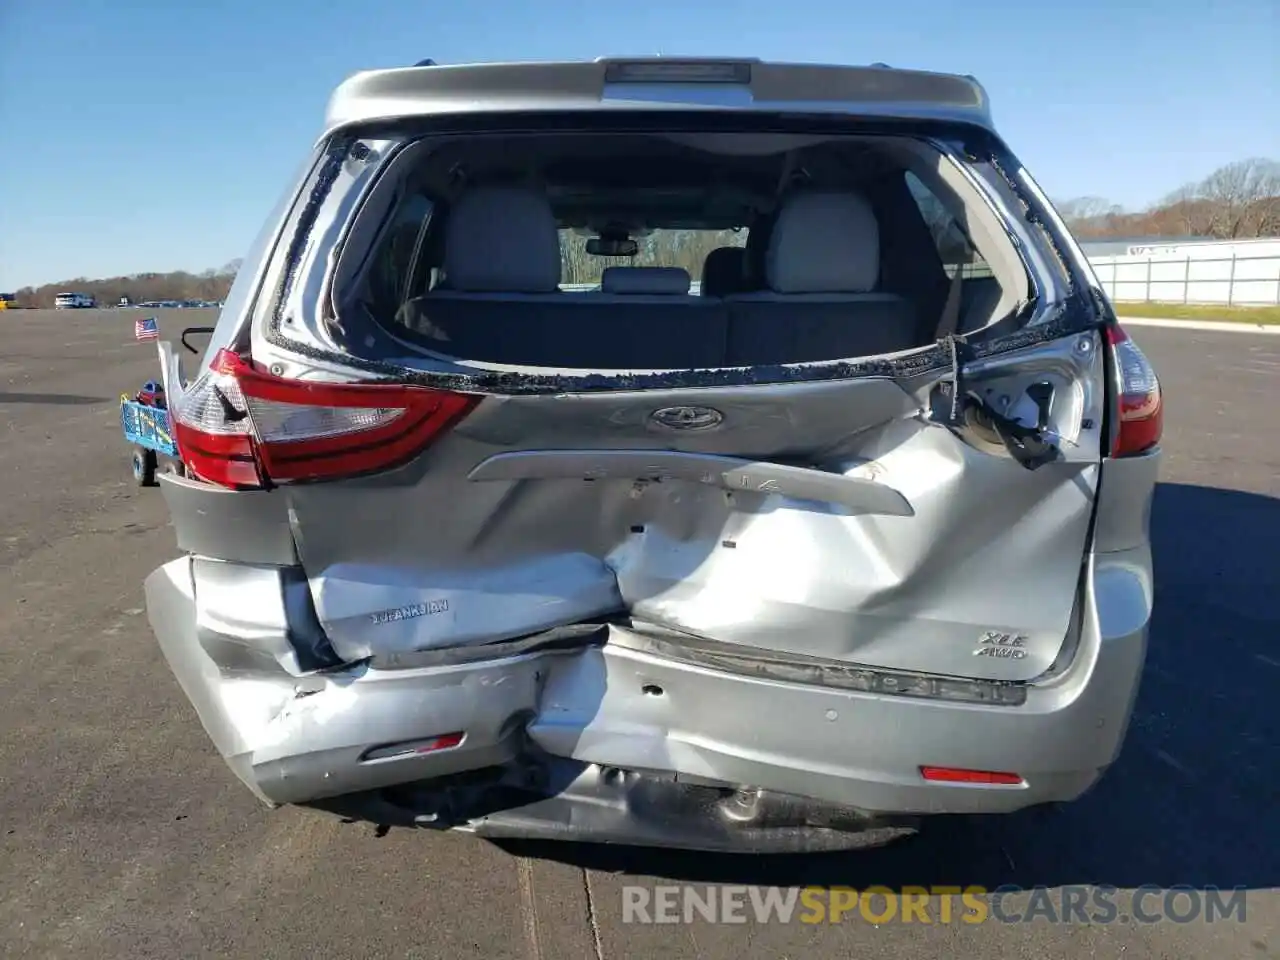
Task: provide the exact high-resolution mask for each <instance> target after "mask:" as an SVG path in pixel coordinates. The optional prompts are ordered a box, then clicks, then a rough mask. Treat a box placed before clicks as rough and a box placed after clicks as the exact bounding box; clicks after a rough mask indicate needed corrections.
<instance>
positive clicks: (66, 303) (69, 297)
mask: <svg viewBox="0 0 1280 960" xmlns="http://www.w3.org/2000/svg"><path fill="white" fill-rule="evenodd" d="M97 305H98V302H97V300H95V299H94V298H93V297H92V296H90V295H89V294H87V293H60V294H58V295H57V296H55V297H54V298H53V309H55V310H92V309H93V308H94V307H96V306H97Z"/></svg>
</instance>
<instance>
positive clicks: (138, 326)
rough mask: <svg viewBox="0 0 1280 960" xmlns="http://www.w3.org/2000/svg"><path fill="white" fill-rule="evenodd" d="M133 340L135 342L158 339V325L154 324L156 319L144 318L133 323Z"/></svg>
mask: <svg viewBox="0 0 1280 960" xmlns="http://www.w3.org/2000/svg"><path fill="white" fill-rule="evenodd" d="M133 339H135V340H158V339H160V324H158V323H157V322H156V318H155V317H144V318H143V319H141V320H135V321H133Z"/></svg>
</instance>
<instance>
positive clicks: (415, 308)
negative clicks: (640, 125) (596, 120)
mask: <svg viewBox="0 0 1280 960" xmlns="http://www.w3.org/2000/svg"><path fill="white" fill-rule="evenodd" d="M409 152H410V153H411V154H412V156H411V157H410V158H409V160H408V161H407V162H401V163H400V165H399V167H398V169H399V170H400V171H403V172H402V173H401V174H400V179H399V181H398V183H397V187H398V193H397V199H396V200H394V201H393V202H391V203H389V204H387V205H386V206H385V210H386V214H385V217H384V223H383V225H382V228H381V231H380V233H379V234H378V239H377V240H376V242H375V244H374V250H373V255H372V256H370V257H367V258H366V259H365V263H366V267H367V268H366V270H365V272H364V274H363V278H362V281H361V282H360V283H358V284H357V285H356V289H357V290H358V291H359V293H358V294H357V296H356V297H354V298H353V299H354V301H355V303H354V304H350V306H358V307H359V308H361V309H363V310H364V311H366V312H367V313H368V315H370V316H372V317H373V318H375V320H376V321H378V322H379V323H380V324H382V325H383V327H384V328H385V329H389V330H392V331H393V333H394V335H395V337H396V338H397V339H398V340H401V341H404V342H407V343H409V344H412V345H413V346H416V347H417V348H419V349H422V350H424V351H427V352H429V353H430V354H434V355H439V356H442V357H450V358H461V359H466V360H468V361H476V362H481V363H492V364H502V365H516V366H537V367H553V368H560V369H595V370H619V369H632V370H638V369H644V370H660V369H699V368H715V367H746V366H761V365H775V364H794V363H812V362H819V361H824V360H825V361H829V360H838V359H845V358H855V357H866V356H871V355H878V354H885V353H893V352H899V351H904V350H910V349H913V348H916V347H920V346H924V345H926V344H930V343H932V342H934V340H935V339H936V338H937V336H938V335H939V332H940V331H941V330H942V326H941V324H942V318H943V316H944V313H945V312H947V311H948V309H949V308H948V299H949V297H951V296H953V291H952V286H953V279H954V280H955V283H956V284H958V288H957V290H956V291H955V294H956V295H958V300H957V303H958V304H959V309H958V311H955V310H954V308H951V309H952V312H953V313H956V314H957V315H956V316H955V317H954V318H953V319H952V324H953V327H952V329H955V330H958V331H959V332H971V331H976V330H980V329H982V328H985V327H987V326H989V325H991V324H993V323H994V322H996V321H998V320H1000V319H1001V318H1002V317H1006V316H1008V315H1009V314H1010V313H1011V312H1012V311H1013V310H1014V309H1015V308H1016V307H1017V305H1018V304H1019V303H1021V302H1023V301H1024V300H1025V298H1026V290H1027V274H1026V271H1025V267H1024V266H1023V264H1022V262H1021V260H1020V259H1019V258H1018V255H1017V252H1016V249H1015V248H1014V247H1013V245H1012V244H1011V243H1010V242H1009V240H1008V237H1007V235H1006V234H1005V233H1004V230H1003V228H1002V227H1001V226H1000V224H999V221H998V219H997V218H996V217H995V216H994V214H993V213H992V211H991V209H990V207H989V206H987V205H986V204H985V202H984V201H983V199H982V198H981V196H980V195H979V194H978V193H977V192H976V190H975V189H974V188H973V186H972V184H971V183H970V182H969V181H968V180H966V179H965V178H964V177H963V176H962V175H961V174H960V173H959V172H958V171H957V170H956V168H955V167H954V165H952V164H950V163H949V162H947V161H945V160H944V158H943V157H942V155H941V154H939V153H938V152H937V150H936V149H934V148H933V147H930V146H928V145H927V144H925V143H923V142H922V141H916V140H910V139H908V138H905V137H898V138H865V137H864V138H853V137H845V138H817V137H813V138H807V139H806V138H800V137H792V136H777V135H773V136H766V135H757V136H753V135H750V134H743V135H725V134H718V135H706V136H705V137H701V138H699V137H697V136H679V135H652V134H650V135H622V134H619V135H571V134H554V135H542V136H536V135H523V136H516V135H512V136H501V135H492V136H471V137H467V138H459V139H450V140H442V141H439V142H433V141H431V140H423V141H419V142H418V143H417V144H415V145H414V149H411V150H410V151H409ZM735 236H736V237H739V238H741V237H745V243H742V242H739V243H720V244H719V245H716V246H710V244H709V242H708V241H709V240H712V241H714V240H721V239H723V238H726V237H728V238H733V237H735ZM570 261H573V263H574V265H575V268H577V269H575V271H572V272H577V273H581V271H582V269H586V271H587V273H588V274H591V275H592V276H591V280H592V281H593V282H589V283H587V284H570V283H566V274H567V273H569V272H571V271H568V270H567V266H568V264H569V262H570ZM584 263H585V264H586V266H585V267H584V266H583V264H584ZM957 274H959V276H958V277H957ZM596 277H598V280H596ZM695 282H696V286H695ZM945 332H951V329H947V330H946V331H945Z"/></svg>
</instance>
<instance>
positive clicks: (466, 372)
mask: <svg viewBox="0 0 1280 960" xmlns="http://www.w3.org/2000/svg"><path fill="white" fill-rule="evenodd" d="M603 130H607V131H609V132H619V133H642V134H644V133H647V134H664V133H680V132H689V133H695V134H696V133H704V134H705V133H718V132H725V133H748V134H751V133H783V134H792V135H825V136H870V137H874V136H881V137H884V136H894V137H908V138H911V139H914V140H927V141H930V142H931V143H932V144H933V145H934V146H936V147H940V148H944V149H949V150H953V151H955V152H956V153H957V154H959V155H960V156H962V157H964V159H965V160H966V161H969V162H975V161H982V162H985V163H987V164H988V165H989V166H990V167H991V169H992V170H993V171H995V172H997V173H998V174H999V175H1000V178H1001V180H1002V183H1000V184H999V185H998V186H999V187H1000V188H1001V192H1003V191H1004V190H1007V191H1008V192H1009V193H1010V194H1011V195H1012V196H1014V197H1016V199H1017V200H1018V202H1019V203H1020V204H1021V206H1022V208H1023V209H1022V217H1023V219H1024V220H1025V221H1026V224H1025V225H1022V224H1014V223H1012V219H1013V218H1012V217H1011V216H1010V215H1009V214H1008V212H1007V211H1006V210H1003V209H1001V207H1000V205H999V204H996V203H992V204H991V209H992V212H993V214H994V215H995V216H997V217H998V218H1000V220H1001V222H1002V224H1003V225H1004V226H1005V227H1006V232H1008V233H1009V235H1010V240H1011V242H1013V243H1014V245H1015V247H1016V248H1017V251H1018V254H1019V256H1021V257H1022V258H1023V264H1024V268H1025V270H1026V272H1027V277H1028V282H1029V283H1030V284H1031V290H1032V296H1031V298H1030V299H1029V300H1028V301H1027V302H1025V303H1024V304H1022V306H1021V309H1020V310H1018V311H1017V313H1016V315H1015V316H1014V317H1013V318H1011V319H1012V320H1013V323H1014V325H1015V328H1014V329H1013V330H1011V331H1010V332H1008V333H1001V334H998V335H995V336H989V335H984V334H989V333H990V327H983V328H981V329H979V330H977V331H974V332H973V333H971V334H959V335H953V336H950V337H947V338H945V339H944V340H942V341H939V342H937V343H933V344H925V345H922V346H920V347H916V348H913V349H911V350H908V351H904V352H902V353H897V354H892V355H873V356H866V357H857V358H848V359H832V360H820V361H811V362H804V363H779V364H768V365H761V366H754V367H720V368H714V369H682V370H664V371H641V372H632V371H625V370H620V371H607V372H579V371H571V372H559V371H555V370H550V369H547V368H520V369H486V368H485V367H482V366H479V365H478V364H477V365H476V366H468V365H467V361H466V360H465V358H439V359H438V361H436V362H435V366H433V356H432V354H431V353H430V352H429V351H425V350H423V349H422V348H421V347H420V346H417V345H411V344H409V343H408V342H404V341H399V340H397V338H395V337H394V336H393V335H392V334H390V333H389V332H388V331H386V330H385V329H384V328H383V325H382V324H381V323H379V322H378V321H377V320H376V318H373V317H369V318H368V322H369V323H370V324H372V325H374V326H377V327H378V328H379V330H380V331H381V332H382V334H383V336H385V337H387V338H388V339H389V340H391V341H393V342H396V343H397V347H398V349H399V350H400V352H401V356H395V355H394V352H392V353H391V355H389V356H386V357H384V358H379V359H371V358H368V357H362V356H358V355H355V354H352V353H349V352H346V351H345V350H343V349H342V346H341V338H345V337H346V336H349V335H350V331H347V330H345V329H344V318H340V317H339V316H338V315H337V313H336V311H335V310H334V306H333V304H332V301H331V280H332V274H333V267H334V265H335V264H336V263H337V262H338V258H339V257H340V255H341V251H342V249H343V247H344V245H345V242H346V239H347V236H348V234H349V233H350V231H351V229H352V225H353V223H356V222H358V220H359V214H358V213H357V215H356V216H352V217H350V218H349V219H348V221H347V222H346V223H345V225H344V226H343V229H342V232H341V235H340V238H339V240H338V242H337V243H336V244H335V245H334V248H333V250H331V251H330V254H329V256H328V258H327V263H328V265H327V266H326V269H325V278H324V282H323V285H322V290H323V297H322V298H321V301H320V302H319V303H318V304H316V305H315V306H317V307H318V308H319V309H320V311H321V318H322V324H321V325H322V327H324V328H325V329H326V331H327V333H328V334H329V338H328V339H329V342H328V343H324V342H318V341H317V340H313V341H311V342H307V341H303V340H299V339H298V338H296V337H293V336H290V335H289V334H288V333H286V332H285V330H284V329H283V327H284V325H285V323H286V322H287V321H286V318H285V316H284V312H285V311H284V308H285V307H286V306H287V305H288V303H289V302H290V295H291V293H292V292H293V285H294V283H295V282H296V277H297V272H298V271H297V268H298V263H299V261H300V260H301V258H302V255H303V253H304V251H305V250H306V249H307V247H308V246H309V245H310V244H311V241H312V236H311V235H312V231H313V229H314V227H315V225H316V220H317V217H318V214H319V212H320V208H321V207H322V206H323V203H324V201H325V199H326V198H327V196H328V193H329V191H330V189H331V187H332V184H333V182H334V181H335V180H336V178H337V176H338V173H339V172H340V171H341V169H342V167H343V165H344V164H348V163H351V162H352V161H353V160H354V161H355V162H356V163H363V162H367V161H368V159H369V157H368V149H369V148H368V147H367V146H366V144H367V143H368V142H370V141H382V142H383V143H391V144H393V148H392V149H391V150H390V151H389V152H388V155H387V156H386V157H382V158H376V157H375V158H374V159H377V160H379V162H378V163H377V164H376V169H374V170H373V171H372V176H371V177H370V178H369V180H368V182H367V183H366V184H365V185H364V186H363V187H362V189H361V190H360V191H359V195H358V197H357V199H356V200H355V206H356V207H357V210H358V211H359V210H360V209H361V208H362V207H363V205H364V204H365V203H366V202H367V201H368V199H369V197H371V196H373V195H374V194H375V193H376V191H377V189H378V184H379V181H380V179H381V177H382V176H383V175H384V174H385V172H386V171H387V170H388V169H389V168H390V166H391V165H392V162H393V160H394V157H395V156H396V155H398V154H399V153H400V151H402V150H404V149H408V148H409V147H410V145H411V144H412V142H414V141H417V140H421V139H422V138H424V137H432V136H442V135H443V136H447V135H466V134H477V133H484V134H493V133H498V132H501V133H508V134H521V133H529V134H546V133H555V132H563V133H573V132H578V133H599V132H601V131H603ZM318 148H319V150H320V152H321V153H322V154H323V159H322V161H321V162H320V163H319V164H318V165H317V166H316V167H315V169H314V170H313V172H312V174H311V176H310V177H309V178H308V180H307V182H306V183H304V184H303V186H302V188H301V190H300V191H299V196H298V198H297V201H296V202H295V204H294V210H293V212H292V214H291V216H290V221H291V222H290V223H288V224H286V226H285V231H284V236H286V237H288V238H289V240H290V242H289V243H287V244H281V245H279V246H278V247H277V249H276V251H275V253H274V255H273V259H274V260H276V261H277V262H276V263H274V264H268V265H267V269H266V271H265V274H266V276H267V277H274V278H276V280H277V281H278V282H277V283H276V284H275V285H274V289H273V290H271V291H270V295H268V296H264V297H261V298H260V299H259V301H258V303H257V304H256V305H255V306H256V309H255V311H254V316H253V331H254V339H255V340H258V339H260V340H261V341H262V343H263V345H264V346H267V345H269V347H270V348H274V349H275V350H279V351H284V352H285V353H286V354H289V355H293V356H295V357H298V358H305V360H307V361H311V362H312V363H311V364H310V365H319V366H320V367H321V368H322V369H321V376H322V377H324V376H327V375H331V376H335V377H342V376H344V375H345V376H347V377H349V376H350V375H351V373H353V372H358V373H359V374H360V375H363V376H364V377H367V378H370V379H385V380H394V381H396V382H401V383H415V384H419V385H423V386H429V387H434V388H437V389H446V390H457V391H462V392H472V393H480V394H499V395H503V394H510V395H528V394H541V393H548V392H566V391H567V392H598V391H618V390H641V389H660V388H672V387H700V386H727V385H751V384H765V383H787V382H803V381H819V380H832V379H850V378H856V377H867V376H875V377H890V378H895V379H898V378H915V377H921V376H927V375H929V374H936V373H944V372H947V371H953V372H954V371H955V370H956V368H957V367H958V365H960V364H963V363H965V362H968V361H970V360H977V359H981V358H984V357H988V356H993V355H997V354H1002V353H1005V352H1008V351H1010V350H1019V349H1025V348H1027V347H1031V346H1035V345H1037V344H1042V343H1047V342H1050V341H1052V340H1056V339H1058V338H1061V337H1064V336H1068V335H1070V334H1073V333H1079V332H1084V331H1088V330H1095V329H1098V328H1100V327H1101V326H1102V325H1104V324H1105V323H1106V321H1107V317H1106V316H1104V315H1103V314H1104V312H1105V313H1109V311H1104V309H1103V308H1104V307H1105V299H1100V298H1099V296H1098V291H1097V290H1096V288H1095V287H1094V285H1093V284H1092V283H1091V282H1090V281H1091V278H1090V277H1089V276H1088V274H1087V273H1085V272H1084V271H1083V270H1081V269H1080V268H1079V266H1078V265H1077V264H1075V263H1074V262H1073V260H1072V258H1071V256H1070V255H1069V254H1068V253H1067V251H1069V250H1071V246H1070V244H1069V241H1065V240H1064V239H1063V238H1062V237H1060V236H1058V235H1057V233H1058V230H1059V228H1060V224H1061V221H1060V219H1059V218H1057V217H1055V216H1054V215H1053V213H1052V211H1046V210H1044V209H1042V208H1041V203H1040V201H1039V199H1038V197H1037V195H1036V192H1033V191H1031V190H1028V189H1026V188H1025V187H1024V186H1023V185H1022V184H1021V183H1020V182H1019V179H1018V176H1017V174H1021V175H1023V176H1026V175H1027V174H1026V172H1025V170H1024V169H1023V168H1022V166H1021V164H1020V163H1019V162H1018V161H1017V159H1016V158H1015V157H1014V156H1013V155H1012V153H1011V151H1010V150H1009V149H1008V147H1007V146H1005V144H1004V143H1003V141H1002V140H1001V139H1000V138H999V137H998V135H996V134H995V133H993V132H992V131H990V130H987V129H985V128H982V127H978V126H974V125H969V124H963V123H957V122H954V121H921V120H915V119H912V120H905V119H892V118H891V119H884V118H876V119H874V120H868V119H859V118H853V117H833V116H831V115H829V114H819V115H812V114H774V115H767V116H761V115H759V114H746V115H744V114H742V113H740V112H734V111H714V110H709V111H673V112H666V111H645V112H644V113H639V112H636V111H608V112H599V113H595V112H593V113H591V114H584V113H581V112H577V113H568V114H519V113H512V114H508V115H504V118H503V122H502V123H501V125H499V124H498V123H497V122H496V120H495V117H494V116H492V115H488V116H451V117H444V118H419V119H415V120H413V121H395V122H386V123H375V124H367V125H364V126H361V127H359V128H352V129H346V130H339V131H337V132H335V133H334V134H332V135H331V136H330V138H329V139H328V140H326V141H322V142H321V143H320V144H319V145H318ZM960 168H961V171H962V173H963V175H964V176H966V177H967V178H969V179H970V180H971V181H973V182H974V185H975V186H978V189H979V190H980V192H982V193H984V194H987V195H988V197H987V198H988V199H990V196H989V195H990V194H992V193H994V192H995V191H994V186H993V185H991V184H982V185H978V183H977V181H978V177H977V175H976V174H975V173H974V171H973V170H972V169H971V168H970V167H969V166H968V165H967V164H963V165H961V167H960ZM1007 171H1015V174H1013V175H1011V174H1010V173H1008V172H1007ZM1037 192H1038V190H1037ZM1026 226H1030V227H1031V228H1032V229H1034V230H1036V231H1038V232H1039V233H1040V234H1041V235H1043V240H1044V244H1043V246H1041V245H1039V244H1036V245H1035V246H1034V252H1035V254H1036V255H1037V256H1041V257H1043V255H1044V253H1046V252H1047V253H1048V254H1049V256H1048V257H1047V259H1049V260H1051V261H1054V262H1051V263H1050V264H1049V266H1050V267H1051V268H1053V269H1055V270H1057V271H1060V275H1061V277H1062V278H1063V279H1064V280H1065V283H1064V284H1063V288H1062V293H1063V295H1062V297H1061V298H1059V299H1057V300H1055V301H1053V302H1052V303H1051V304H1049V306H1050V307H1051V309H1049V310H1044V309H1043V308H1044V307H1045V306H1046V304H1045V303H1044V302H1043V301H1042V299H1041V296H1042V295H1043V289H1042V288H1041V285H1040V281H1039V279H1038V278H1037V273H1036V270H1035V268H1034V267H1033V265H1032V264H1031V263H1028V262H1027V249H1026V246H1027V245H1026V243H1025V241H1024V240H1020V235H1019V232H1018V229H1019V228H1021V229H1025V228H1026ZM379 229H380V228H379ZM371 252H372V248H371V250H370V252H369V253H366V255H365V256H366V258H367V257H368V256H369V255H371ZM1041 266H1043V264H1041ZM1038 314H1039V315H1038ZM365 335H366V336H368V335H369V334H368V332H366V334H365ZM269 352H274V350H270V351H269ZM410 361H412V362H413V363H414V364H415V365H414V366H409V365H408V363H409V362H410ZM418 364H420V365H418ZM325 367H328V368H336V369H330V370H329V371H325V370H323V368H325ZM313 368H314V367H313Z"/></svg>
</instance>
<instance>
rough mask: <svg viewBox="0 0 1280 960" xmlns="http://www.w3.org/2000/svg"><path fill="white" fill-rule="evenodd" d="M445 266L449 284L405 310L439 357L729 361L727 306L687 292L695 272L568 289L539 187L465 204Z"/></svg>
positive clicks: (625, 365) (526, 361)
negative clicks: (562, 282)
mask: <svg viewBox="0 0 1280 960" xmlns="http://www.w3.org/2000/svg"><path fill="white" fill-rule="evenodd" d="M443 266H444V282H443V284H442V285H440V286H438V287H436V288H434V289H432V290H431V291H430V292H428V293H426V294H424V295H423V296H420V297H416V298H414V299H412V300H410V301H408V302H407V303H406V304H405V305H404V306H403V307H402V308H401V311H400V322H401V323H403V324H404V326H405V327H406V328H407V329H409V330H410V331H411V332H412V333H414V334H415V335H416V336H417V338H418V339H419V341H420V342H422V343H423V345H424V346H426V347H427V348H428V349H432V350H435V351H437V352H439V353H443V354H447V355H449V356H455V357H460V358H465V359H468V360H479V361H487V362H490V363H507V364H513V365H514V364H520V365H535V366H552V367H573V368H585V369H602V370H621V369H663V368H681V367H714V366H722V365H723V364H724V357H725V346H726V342H727V339H728V310H727V308H726V307H725V306H724V304H722V303H720V302H716V301H706V300H702V299H700V298H698V297H691V296H688V295H687V293H688V290H689V285H690V284H689V274H688V273H687V272H686V271H684V270H675V271H674V272H672V271H670V270H662V269H661V268H658V269H657V272H656V273H655V272H654V271H653V270H649V269H645V268H634V267H621V268H611V269H610V270H607V271H606V274H608V276H609V279H608V283H607V287H608V288H609V292H603V291H602V292H599V293H569V292H563V291H561V290H560V288H559V282H560V241H559V233H558V230H557V224H556V219H555V215H554V213H553V211H552V208H551V204H550V202H549V201H548V199H547V198H546V196H545V195H543V194H541V193H539V192H537V191H534V190H529V189H525V188H518V187H490V186H482V187H475V188H473V189H472V190H470V191H469V192H467V193H466V194H464V195H463V196H462V197H460V198H459V199H458V200H457V201H456V202H455V203H454V205H453V208H452V209H451V210H450V211H449V217H448V221H447V228H446V235H445V243H444V264H443ZM630 290H635V291H636V292H626V291H630ZM677 291H679V292H680V293H683V294H684V295H677Z"/></svg>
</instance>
